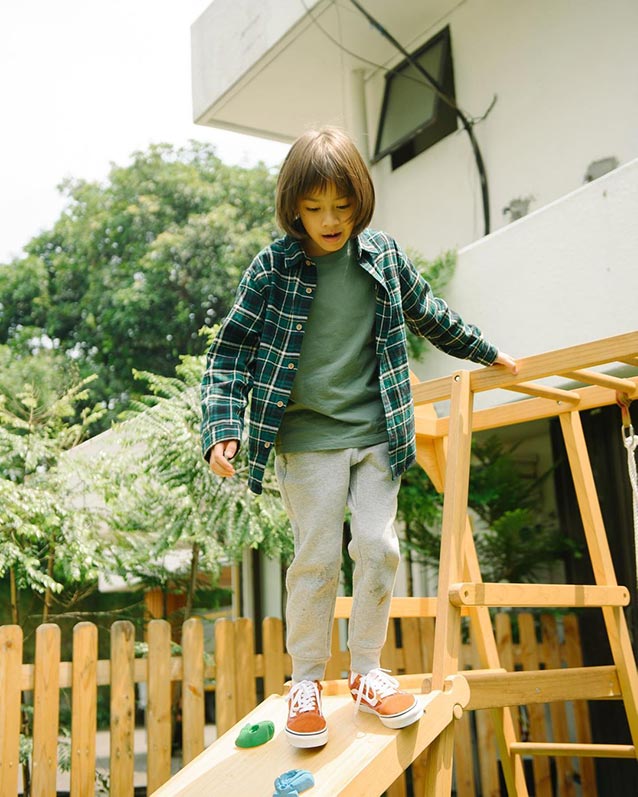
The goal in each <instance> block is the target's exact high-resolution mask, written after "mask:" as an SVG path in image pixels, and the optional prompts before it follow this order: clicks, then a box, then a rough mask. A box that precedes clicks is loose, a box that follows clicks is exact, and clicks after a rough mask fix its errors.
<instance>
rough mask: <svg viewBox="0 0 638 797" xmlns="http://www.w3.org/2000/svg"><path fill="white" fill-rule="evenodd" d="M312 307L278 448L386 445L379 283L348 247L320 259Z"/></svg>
mask: <svg viewBox="0 0 638 797" xmlns="http://www.w3.org/2000/svg"><path fill="white" fill-rule="evenodd" d="M315 262H316V263H317V288H316V291H315V296H314V299H313V301H312V304H311V306H310V313H309V315H308V321H307V324H306V330H305V333H304V338H303V344H302V347H301V354H300V357H299V364H298V369H297V373H296V375H295V381H294V383H293V386H292V393H291V395H290V401H289V403H288V406H287V407H286V411H285V413H284V417H283V420H282V423H281V427H280V429H279V436H278V438H277V442H276V450H277V451H278V452H280V453H289V452H292V451H321V450H325V449H337V448H360V447H363V446H369V445H375V444H376V443H381V442H383V441H384V440H387V439H388V435H387V431H386V424H385V414H384V411H383V404H382V401H381V393H380V389H379V373H378V363H377V357H376V351H375V346H376V343H375V334H374V324H375V307H376V301H375V290H374V279H373V277H372V276H371V275H370V274H368V272H367V271H365V269H363V268H361V266H360V265H359V264H358V263H357V261H356V256H355V248H354V246H352V245H351V243H350V242H348V243H347V244H346V245H345V246H344V247H343V248H342V249H340V250H339V251H338V252H333V253H330V254H327V255H323V256H322V257H317V258H315Z"/></svg>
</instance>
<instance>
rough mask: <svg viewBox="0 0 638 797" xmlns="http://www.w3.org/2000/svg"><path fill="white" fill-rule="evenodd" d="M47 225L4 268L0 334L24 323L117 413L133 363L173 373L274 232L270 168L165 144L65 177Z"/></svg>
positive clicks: (132, 389) (131, 387) (0, 338)
mask: <svg viewBox="0 0 638 797" xmlns="http://www.w3.org/2000/svg"><path fill="white" fill-rule="evenodd" d="M61 190H62V192H63V193H64V194H65V195H66V197H67V206H66V209H65V211H64V212H63V213H62V215H61V216H60V218H59V219H58V220H57V222H56V223H55V224H54V226H53V228H52V229H50V230H47V231H45V232H43V233H42V234H41V235H39V236H37V237H35V238H34V239H33V240H32V241H31V242H30V243H29V244H28V245H27V246H26V252H27V254H26V256H25V257H24V258H21V259H18V260H15V261H13V262H12V263H10V264H8V265H5V266H2V267H0V343H1V342H7V341H11V340H13V339H14V338H15V337H16V336H19V335H20V334H21V331H22V330H23V329H24V328H25V327H26V328H31V329H33V330H34V331H35V332H34V334H33V335H32V337H34V338H36V339H37V338H38V337H41V336H42V335H46V336H48V338H49V339H50V340H52V341H54V342H56V345H59V347H60V348H61V349H62V350H63V351H66V352H71V353H72V354H73V356H74V358H75V360H76V362H77V364H78V366H79V368H80V370H81V373H82V374H83V375H87V374H89V373H97V374H98V376H99V382H98V383H97V384H96V385H95V386H94V393H95V395H96V396H97V397H99V398H100V399H101V400H102V401H103V402H104V404H105V406H108V407H110V408H111V409H112V410H113V413H111V414H110V415H109V418H112V417H114V415H115V412H116V411H117V410H121V409H122V408H123V407H124V406H125V405H126V400H127V398H128V396H129V395H135V393H136V391H137V390H138V389H139V384H136V383H135V381H134V379H133V376H132V371H133V369H134V368H136V369H138V370H149V371H152V372H154V373H157V374H169V373H172V371H173V369H174V367H175V365H176V364H177V362H178V360H179V356H180V355H181V354H199V353H201V350H202V349H201V347H202V343H201V340H200V339H199V338H198V335H197V331H198V330H199V329H200V327H201V326H202V325H204V324H209V325H210V324H213V323H215V322H216V321H219V320H221V318H222V317H223V316H224V315H225V314H226V312H227V310H228V308H229V306H230V303H231V301H232V297H233V295H234V291H235V288H236V285H237V282H238V280H239V276H240V274H241V273H242V272H243V270H244V269H245V268H246V266H247V265H248V264H249V262H250V260H251V259H252V257H253V256H254V255H255V254H256V253H257V252H258V251H259V249H261V248H262V247H263V246H264V245H266V244H267V243H268V242H269V241H270V240H272V238H273V236H274V235H275V232H274V208H273V201H274V176H273V174H272V172H271V171H270V170H269V169H267V168H266V167H265V166H264V165H259V166H256V167H254V168H251V169H245V168H242V167H237V166H227V165H225V164H223V163H222V162H221V161H220V160H219V158H217V156H216V155H215V153H214V150H213V149H212V148H211V147H210V146H209V145H206V144H197V143H191V144H190V145H189V146H188V147H185V148H181V149H178V150H175V149H173V148H172V147H171V146H169V145H166V144H162V145H156V146H152V147H151V148H150V149H149V150H148V151H146V152H136V153H134V155H133V157H132V163H131V164H130V165H129V166H126V167H119V166H113V168H112V169H111V172H110V175H109V178H108V180H107V182H106V183H105V184H99V183H95V182H86V181H82V180H68V181H67V182H66V183H64V184H63V185H62V186H61Z"/></svg>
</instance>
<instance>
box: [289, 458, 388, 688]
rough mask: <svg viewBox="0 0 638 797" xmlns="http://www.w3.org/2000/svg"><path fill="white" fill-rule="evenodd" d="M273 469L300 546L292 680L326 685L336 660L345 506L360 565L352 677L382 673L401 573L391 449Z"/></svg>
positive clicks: (293, 590)
mask: <svg viewBox="0 0 638 797" xmlns="http://www.w3.org/2000/svg"><path fill="white" fill-rule="evenodd" d="M275 470H276V474H277V480H278V481H279V486H280V488H281V494H282V498H283V501H284V505H285V507H286V511H287V513H288V517H289V518H290V522H291V524H292V530H293V535H294V542H295V556H294V559H293V561H292V563H291V565H290V567H289V568H288V574H287V577H286V587H287V591H288V600H287V608H286V624H287V641H286V644H287V648H288V652H289V653H290V655H291V657H292V670H293V671H292V678H293V681H295V682H297V681H301V680H304V679H308V680H320V679H321V678H323V677H324V671H325V666H326V662H327V661H328V659H329V658H330V640H331V634H332V623H333V619H334V607H335V599H336V596H337V588H338V586H339V575H340V568H341V545H342V535H343V521H344V514H345V509H346V506H348V507H349V508H350V512H351V515H352V522H351V530H352V541H351V542H350V545H349V546H348V552H349V553H350V556H351V557H352V559H353V561H354V574H353V603H352V613H351V616H350V624H349V631H348V647H349V649H350V657H351V668H352V670H354V671H355V672H358V673H362V674H365V673H368V672H369V671H370V670H372V669H374V668H375V667H378V666H379V657H380V653H381V648H382V647H383V644H384V642H385V638H386V632H387V625H388V616H389V611H390V598H391V597H392V590H393V588H394V580H395V577H396V572H397V568H398V566H399V543H398V540H397V536H396V533H395V531H394V526H393V523H394V518H395V515H396V509H397V493H398V491H399V484H400V482H399V479H397V480H395V481H393V480H392V476H391V472H390V461H389V455H388V444H387V443H381V444H379V445H374V446H370V447H367V448H345V449H338V450H335V451H310V452H306V451H303V452H296V453H290V454H278V455H277V458H276V461H275Z"/></svg>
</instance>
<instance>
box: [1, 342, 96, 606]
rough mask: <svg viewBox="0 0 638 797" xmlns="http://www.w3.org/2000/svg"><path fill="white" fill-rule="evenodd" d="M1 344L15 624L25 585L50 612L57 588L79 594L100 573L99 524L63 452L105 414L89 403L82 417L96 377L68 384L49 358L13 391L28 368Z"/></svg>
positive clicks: (6, 532) (5, 549) (4, 552)
mask: <svg viewBox="0 0 638 797" xmlns="http://www.w3.org/2000/svg"><path fill="white" fill-rule="evenodd" d="M0 348H1V349H2V351H1V352H0V364H1V365H2V366H3V368H2V370H0V578H2V577H4V576H5V575H6V574H7V573H8V574H9V575H10V577H11V584H12V605H13V619H14V622H17V621H18V607H19V604H18V600H17V593H18V591H19V590H23V589H29V590H33V591H34V592H36V593H41V594H43V595H44V596H45V598H44V599H45V606H46V607H47V608H46V609H45V614H46V611H47V610H48V607H49V605H50V603H51V600H52V596H53V594H54V593H58V594H60V595H61V593H63V592H64V590H65V589H66V590H67V595H66V596H65V599H68V598H69V596H70V595H75V596H77V594H79V593H81V592H83V591H84V590H85V589H86V586H87V582H89V583H90V582H91V581H93V580H94V579H95V578H96V576H97V572H98V567H99V559H100V557H99V552H98V542H97V535H96V531H97V527H96V524H95V522H94V518H93V516H92V515H91V513H89V512H88V511H86V509H84V508H83V507H81V506H77V503H75V504H74V501H73V493H74V490H73V487H72V486H71V482H70V480H69V477H68V474H65V472H64V470H65V469H64V462H63V453H64V451H66V450H68V449H70V448H72V447H73V446H75V445H77V444H78V443H79V442H81V440H82V439H83V437H84V436H85V435H86V432H87V429H88V428H89V427H90V426H91V424H92V423H94V422H95V421H96V420H98V419H99V417H100V415H101V411H100V410H92V409H91V408H90V407H89V406H86V407H85V409H84V410H83V411H82V412H81V413H80V416H79V420H76V414H77V413H76V405H77V404H78V402H85V403H86V402H87V400H88V398H89V394H88V385H89V383H90V382H91V381H92V378H91V377H87V378H86V379H82V380H79V381H76V382H75V383H73V382H72V383H71V384H70V386H68V387H65V385H64V383H65V378H62V376H61V375H60V374H59V373H58V372H57V370H56V369H57V367H58V366H59V363H58V362H57V361H56V360H55V359H49V360H47V359H46V357H48V356H49V355H46V357H45V355H41V356H40V359H39V360H38V357H36V356H32V357H31V358H30V359H32V360H34V369H33V374H34V376H35V379H34V381H33V382H28V381H27V382H25V383H24V384H23V385H22V389H21V390H20V391H15V385H16V384H17V383H18V382H19V380H20V378H21V377H22V375H23V374H24V372H25V370H28V369H26V366H25V363H24V362H23V360H22V359H21V358H19V357H18V358H17V359H16V357H15V356H14V355H13V354H12V353H11V352H9V353H8V352H7V350H6V347H0ZM47 375H48V376H52V377H53V378H52V380H51V382H52V384H46V377H47Z"/></svg>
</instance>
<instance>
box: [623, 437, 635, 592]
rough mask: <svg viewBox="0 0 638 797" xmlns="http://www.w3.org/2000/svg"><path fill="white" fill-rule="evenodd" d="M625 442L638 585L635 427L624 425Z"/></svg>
mask: <svg viewBox="0 0 638 797" xmlns="http://www.w3.org/2000/svg"><path fill="white" fill-rule="evenodd" d="M622 435H623V443H624V445H625V448H626V449H627V470H628V471H629V481H630V483H631V489H632V492H633V507H634V549H635V553H636V584H637V585H638V473H637V472H636V453H635V452H636V448H638V435H635V434H634V427H633V426H632V425H631V424H629V426H624V425H623V427H622Z"/></svg>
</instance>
